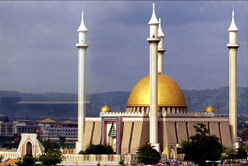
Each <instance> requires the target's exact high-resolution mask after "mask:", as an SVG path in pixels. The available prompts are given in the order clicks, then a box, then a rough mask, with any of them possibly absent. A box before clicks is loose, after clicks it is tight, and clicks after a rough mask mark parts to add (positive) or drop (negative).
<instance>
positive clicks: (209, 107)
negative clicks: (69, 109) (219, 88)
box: [204, 106, 214, 113]
mask: <svg viewBox="0 0 248 166" xmlns="http://www.w3.org/2000/svg"><path fill="white" fill-rule="evenodd" d="M204 112H212V113H214V108H213V107H211V106H208V107H207V108H205V110H204Z"/></svg>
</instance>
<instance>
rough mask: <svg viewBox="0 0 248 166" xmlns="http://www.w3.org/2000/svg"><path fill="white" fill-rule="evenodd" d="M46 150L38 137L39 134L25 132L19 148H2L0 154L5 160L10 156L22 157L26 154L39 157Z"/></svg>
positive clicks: (13, 157)
mask: <svg viewBox="0 0 248 166" xmlns="http://www.w3.org/2000/svg"><path fill="white" fill-rule="evenodd" d="M44 152H45V149H44V147H43V146H42V144H41V143H40V141H39V140H38V139H37V134H30V133H23V134H21V141H20V143H19V146H18V149H13V150H0V156H3V160H7V159H9V158H12V159H21V158H23V157H24V156H25V155H32V156H33V157H39V156H40V155H41V154H42V153H44Z"/></svg>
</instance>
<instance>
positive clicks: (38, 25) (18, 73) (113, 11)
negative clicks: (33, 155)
mask: <svg viewBox="0 0 248 166" xmlns="http://www.w3.org/2000/svg"><path fill="white" fill-rule="evenodd" d="M83 4H84V13H85V24H86V27H87V28H88V34H87V35H88V36H87V40H88V43H89V44H90V47H89V48H88V52H87V93H97V92H104V91H117V90H120V91H131V89H132V88H133V86H134V85H135V84H136V83H137V82H138V81H139V80H140V79H141V78H143V77H144V76H146V75H148V74H149V45H148V42H147V41H146V39H147V37H148V35H149V26H148V21H149V20H150V17H151V13H152V1H144V2H135V1H134V2H131V1H119V2H118V1H107V2H100V1H95V2H89V1H85V2H83ZM232 8H234V9H235V15H236V18H235V19H236V24H237V26H238V28H239V32H238V43H239V44H240V48H239V50H238V86H248V2H224V1H217V2H214V1H211V2H207V1H206V2H203V1H200V2H196V1H191V2H181V1H180V2H171V1H159V2H156V13H157V17H161V18H162V28H163V31H164V33H165V47H166V49H167V51H166V53H165V58H164V73H165V74H167V75H169V76H170V77H171V78H173V79H174V80H175V81H176V82H177V83H178V84H179V85H180V87H181V88H183V89H206V88H210V89H212V88H219V87H223V86H228V49H227V47H226V44H227V42H228V32H227V29H228V27H229V25H230V23H231V11H232ZM81 10H82V2H79V1H77V2H66V1H61V2H48V1H46V2H32V1H26V2H17V1H15V2H10V1H9V2H8V1H1V2H0V90H18V91H21V92H37V93H45V92H73V93H76V92H77V58H78V55H77V48H76V46H75V44H76V42H77V40H78V33H77V28H78V26H79V24H80V17H81Z"/></svg>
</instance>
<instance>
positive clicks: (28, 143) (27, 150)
mask: <svg viewBox="0 0 248 166" xmlns="http://www.w3.org/2000/svg"><path fill="white" fill-rule="evenodd" d="M26 155H28V156H32V144H31V142H27V144H26Z"/></svg>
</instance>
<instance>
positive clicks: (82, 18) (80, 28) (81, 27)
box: [77, 5, 88, 32]
mask: <svg viewBox="0 0 248 166" xmlns="http://www.w3.org/2000/svg"><path fill="white" fill-rule="evenodd" d="M77 31H78V32H87V31H88V29H87V28H86V26H85V24H84V12H83V5H82V16H81V24H80V26H79V28H78V30H77Z"/></svg>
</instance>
